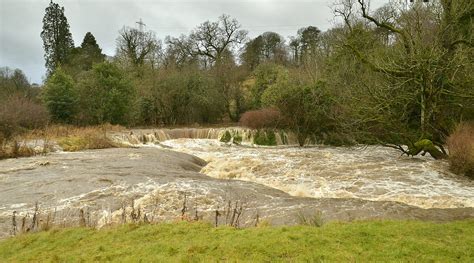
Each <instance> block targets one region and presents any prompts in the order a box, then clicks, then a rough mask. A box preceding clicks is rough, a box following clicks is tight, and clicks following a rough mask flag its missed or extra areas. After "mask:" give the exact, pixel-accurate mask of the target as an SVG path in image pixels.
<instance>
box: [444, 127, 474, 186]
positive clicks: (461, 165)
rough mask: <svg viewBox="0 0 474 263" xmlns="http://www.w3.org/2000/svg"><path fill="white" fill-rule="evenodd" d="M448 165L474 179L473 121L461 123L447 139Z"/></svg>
mask: <svg viewBox="0 0 474 263" xmlns="http://www.w3.org/2000/svg"><path fill="white" fill-rule="evenodd" d="M447 144H448V149H449V167H450V169H451V170H452V171H453V172H454V173H456V174H464V175H466V176H469V177H471V178H473V179H474V123H461V124H460V125H458V127H457V128H456V129H455V131H454V132H453V133H452V134H451V135H450V136H449V138H448V140H447Z"/></svg>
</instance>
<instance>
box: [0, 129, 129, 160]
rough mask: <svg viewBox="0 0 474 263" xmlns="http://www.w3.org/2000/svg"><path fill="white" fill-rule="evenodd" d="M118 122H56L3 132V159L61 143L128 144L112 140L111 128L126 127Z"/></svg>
mask: <svg viewBox="0 0 474 263" xmlns="http://www.w3.org/2000/svg"><path fill="white" fill-rule="evenodd" d="M123 129H124V128H123V127H122V126H118V125H110V124H104V125H99V126H88V127H77V126H71V125H52V126H45V127H42V128H37V129H31V130H29V131H23V132H17V134H15V135H9V136H8V137H5V136H3V137H2V136H1V135H2V134H1V133H0V159H6V158H17V157H27V156H33V155H38V154H45V153H48V152H51V151H53V150H54V149H55V147H57V146H59V147H60V148H61V149H62V150H64V151H69V152H73V151H81V150H87V149H105V148H117V147H125V146H124V145H121V144H119V143H117V142H114V141H113V140H111V139H110V138H109V137H108V136H107V133H108V132H117V131H122V130H123Z"/></svg>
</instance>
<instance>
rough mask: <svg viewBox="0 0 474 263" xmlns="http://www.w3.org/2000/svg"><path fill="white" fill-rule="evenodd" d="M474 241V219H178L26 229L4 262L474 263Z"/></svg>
mask: <svg viewBox="0 0 474 263" xmlns="http://www.w3.org/2000/svg"><path fill="white" fill-rule="evenodd" d="M473 245H474V221H473V220H470V221H460V222H452V223H445V224H436V223H426V222H398V221H397V222H392V221H372V222H356V223H345V224H340V223H337V224H336V223H333V224H328V225H325V226H323V227H321V228H317V227H310V226H293V227H257V228H248V229H242V230H238V229H233V228H229V227H219V228H214V227H212V226H210V225H208V224H204V223H175V224H159V225H140V226H137V225H125V226H120V227H117V228H111V229H105V230H99V231H97V230H92V229H85V228H72V229H63V230H51V231H49V232H42V233H37V234H31V235H22V236H18V237H15V238H11V239H8V240H6V241H2V242H0V261H2V262H8V261H10V262H11V261H13V262H21V261H61V262H64V261H65V262H77V261H84V260H85V261H104V260H111V261H138V260H139V259H142V260H145V261H155V262H164V261H165V260H166V261H172V262H175V261H179V262H182V261H184V262H203V261H204V262H214V261H230V262H234V261H239V262H256V261H257V262H261V261H267V262H270V261H271V262H275V261H291V262H301V261H303V262H320V261H321V262H322V261H324V262H326V261H331V262H334V261H337V262H354V261H359V262H367V261H378V262H387V261H410V262H428V261H429V262H473V261H474V246H473Z"/></svg>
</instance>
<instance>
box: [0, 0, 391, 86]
mask: <svg viewBox="0 0 474 263" xmlns="http://www.w3.org/2000/svg"><path fill="white" fill-rule="evenodd" d="M49 1H50V0H0V34H1V35H0V66H9V67H11V68H20V69H22V70H23V71H24V72H25V73H26V75H27V77H28V78H29V79H30V82H36V83H41V82H42V79H43V76H44V74H45V67H44V59H43V52H44V51H43V43H42V40H41V38H40V32H41V30H42V19H43V16H44V9H45V8H46V7H47V6H48V5H49ZM388 1H389V0H372V8H375V7H377V6H380V5H381V4H383V3H386V2H388ZM55 2H57V3H59V4H60V5H61V6H64V8H65V14H66V17H67V19H68V22H69V26H70V30H71V33H72V36H73V38H74V43H75V45H76V46H78V45H80V44H81V42H82V39H83V37H84V35H85V33H86V32H88V31H90V32H92V34H93V35H94V36H95V37H96V39H97V42H98V44H99V46H100V47H101V48H102V50H103V52H104V53H105V54H107V55H109V56H113V55H114V53H115V40H116V38H117V35H118V31H119V30H120V29H121V28H122V27H123V26H124V25H127V26H136V22H137V21H139V19H140V18H141V19H142V20H143V22H144V23H145V24H146V29H148V30H153V31H155V32H156V35H157V36H158V37H159V38H160V39H164V38H165V36H167V35H171V36H179V35H180V34H187V33H189V31H190V30H192V29H193V28H194V27H196V26H197V25H199V24H200V23H202V22H204V21H206V20H211V21H213V20H216V19H217V17H219V16H220V15H221V14H223V13H225V14H228V15H230V16H232V17H233V18H236V19H237V20H238V21H239V22H240V23H241V24H242V28H243V29H246V30H248V31H249V37H255V36H257V35H259V34H261V33H263V32H265V31H274V32H277V33H279V34H281V35H283V36H284V37H288V36H291V35H295V34H296V31H297V30H298V28H301V27H305V26H309V25H313V26H317V27H318V28H320V29H321V30H326V29H328V28H329V27H331V25H332V24H333V18H332V13H331V9H330V7H329V6H330V5H331V3H332V2H333V0H253V1H250V0H236V1H233V0H210V1H206V0H174V1H173V0H135V1H133V0H55Z"/></svg>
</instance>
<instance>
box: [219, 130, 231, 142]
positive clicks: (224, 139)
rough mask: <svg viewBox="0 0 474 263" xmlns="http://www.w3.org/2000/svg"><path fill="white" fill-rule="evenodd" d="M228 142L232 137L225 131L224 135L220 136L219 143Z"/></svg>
mask: <svg viewBox="0 0 474 263" xmlns="http://www.w3.org/2000/svg"><path fill="white" fill-rule="evenodd" d="M230 140H232V135H230V132H229V131H225V133H224V134H223V135H222V137H221V140H220V141H221V142H225V143H228V142H230Z"/></svg>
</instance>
